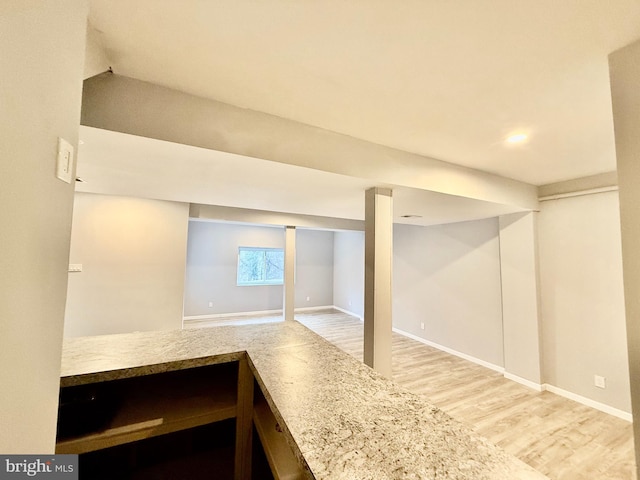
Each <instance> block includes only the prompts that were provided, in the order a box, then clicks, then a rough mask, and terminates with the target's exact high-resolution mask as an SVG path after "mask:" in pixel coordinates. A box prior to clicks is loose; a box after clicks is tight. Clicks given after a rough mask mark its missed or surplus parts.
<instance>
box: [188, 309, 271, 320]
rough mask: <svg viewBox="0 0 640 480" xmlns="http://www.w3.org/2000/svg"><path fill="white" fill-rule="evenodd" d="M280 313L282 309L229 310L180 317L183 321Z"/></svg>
mask: <svg viewBox="0 0 640 480" xmlns="http://www.w3.org/2000/svg"><path fill="white" fill-rule="evenodd" d="M280 313H282V310H257V311H254V312H230V313H210V314H208V315H189V316H184V317H182V320H183V321H189V320H207V319H210V318H211V319H213V318H224V317H250V316H254V315H278V314H280Z"/></svg>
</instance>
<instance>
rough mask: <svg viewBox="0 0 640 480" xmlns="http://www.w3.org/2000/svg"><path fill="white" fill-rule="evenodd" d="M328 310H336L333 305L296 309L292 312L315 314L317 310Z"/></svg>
mask: <svg viewBox="0 0 640 480" xmlns="http://www.w3.org/2000/svg"><path fill="white" fill-rule="evenodd" d="M330 308H336V307H334V306H333V305H322V306H319V307H297V308H296V309H295V310H294V312H315V311H317V310H327V309H330Z"/></svg>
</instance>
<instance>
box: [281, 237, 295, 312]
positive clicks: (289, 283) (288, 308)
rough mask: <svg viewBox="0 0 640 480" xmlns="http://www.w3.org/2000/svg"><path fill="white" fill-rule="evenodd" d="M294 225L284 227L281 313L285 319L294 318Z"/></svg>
mask: <svg viewBox="0 0 640 480" xmlns="http://www.w3.org/2000/svg"><path fill="white" fill-rule="evenodd" d="M295 269H296V227H293V226H286V227H284V288H283V289H282V290H283V292H282V295H283V299H282V314H283V317H284V319H285V320H294V318H293V316H294V310H295V303H296V286H295Z"/></svg>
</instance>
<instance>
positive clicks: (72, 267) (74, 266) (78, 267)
mask: <svg viewBox="0 0 640 480" xmlns="http://www.w3.org/2000/svg"><path fill="white" fill-rule="evenodd" d="M69 271H70V272H81V271H82V264H81V263H70V264H69Z"/></svg>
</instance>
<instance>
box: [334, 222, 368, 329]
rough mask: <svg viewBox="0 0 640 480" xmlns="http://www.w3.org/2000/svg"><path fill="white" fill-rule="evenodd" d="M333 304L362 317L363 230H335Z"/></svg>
mask: <svg viewBox="0 0 640 480" xmlns="http://www.w3.org/2000/svg"><path fill="white" fill-rule="evenodd" d="M333 259H334V262H333V305H335V306H336V307H338V308H341V309H343V310H346V311H347V312H351V313H353V314H354V315H357V316H358V317H360V318H363V317H364V232H335V233H334V242H333Z"/></svg>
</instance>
